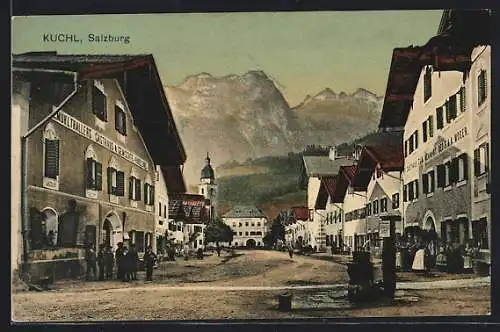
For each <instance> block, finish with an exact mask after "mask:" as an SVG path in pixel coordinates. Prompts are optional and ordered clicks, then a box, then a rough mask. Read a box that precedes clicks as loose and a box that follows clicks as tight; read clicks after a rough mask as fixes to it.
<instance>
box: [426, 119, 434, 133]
mask: <svg viewBox="0 0 500 332" xmlns="http://www.w3.org/2000/svg"><path fill="white" fill-rule="evenodd" d="M427 128H428V130H429V137H434V118H433V117H432V115H429V117H428V118H427Z"/></svg>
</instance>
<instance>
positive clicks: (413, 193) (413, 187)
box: [408, 180, 418, 202]
mask: <svg viewBox="0 0 500 332" xmlns="http://www.w3.org/2000/svg"><path fill="white" fill-rule="evenodd" d="M417 198H418V180H414V181H412V182H410V183H408V201H410V202H411V201H413V200H414V199H417Z"/></svg>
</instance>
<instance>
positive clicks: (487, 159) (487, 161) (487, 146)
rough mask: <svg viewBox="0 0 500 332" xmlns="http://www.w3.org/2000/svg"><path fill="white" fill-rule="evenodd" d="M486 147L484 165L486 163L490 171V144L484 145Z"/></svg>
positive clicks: (487, 170) (487, 169)
mask: <svg viewBox="0 0 500 332" xmlns="http://www.w3.org/2000/svg"><path fill="white" fill-rule="evenodd" d="M484 149H485V154H484V155H485V159H484V165H485V170H486V172H489V171H490V144H489V143H486V144H485V146H484Z"/></svg>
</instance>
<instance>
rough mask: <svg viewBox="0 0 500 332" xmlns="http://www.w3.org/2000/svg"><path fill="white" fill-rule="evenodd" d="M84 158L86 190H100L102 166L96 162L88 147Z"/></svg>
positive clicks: (91, 150) (90, 147)
mask: <svg viewBox="0 0 500 332" xmlns="http://www.w3.org/2000/svg"><path fill="white" fill-rule="evenodd" d="M85 156H86V167H85V169H86V172H85V176H86V179H85V180H86V181H85V184H86V188H87V189H90V190H102V164H101V163H99V162H97V160H96V159H97V158H96V155H95V152H94V149H93V148H92V145H89V147H88V148H87V152H86V154H85Z"/></svg>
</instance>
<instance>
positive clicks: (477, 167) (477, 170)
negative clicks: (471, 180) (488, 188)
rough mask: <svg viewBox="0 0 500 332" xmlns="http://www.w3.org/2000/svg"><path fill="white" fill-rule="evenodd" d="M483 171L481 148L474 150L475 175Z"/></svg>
mask: <svg viewBox="0 0 500 332" xmlns="http://www.w3.org/2000/svg"><path fill="white" fill-rule="evenodd" d="M480 173H481V161H480V157H479V149H475V150H474V175H475V176H479V174H480Z"/></svg>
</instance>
